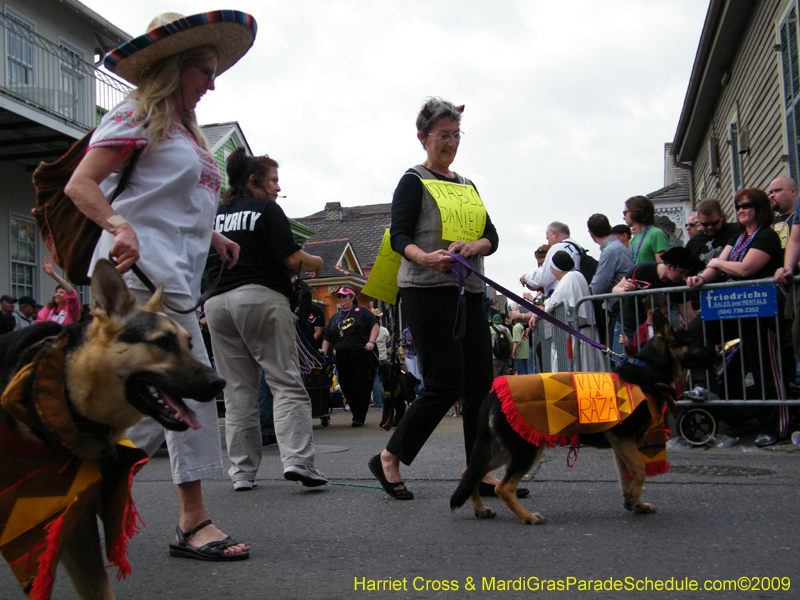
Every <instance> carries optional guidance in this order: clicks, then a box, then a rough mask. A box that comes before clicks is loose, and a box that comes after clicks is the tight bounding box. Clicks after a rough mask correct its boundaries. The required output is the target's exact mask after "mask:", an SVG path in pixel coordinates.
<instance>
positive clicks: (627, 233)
mask: <svg viewBox="0 0 800 600" xmlns="http://www.w3.org/2000/svg"><path fill="white" fill-rule="evenodd" d="M611 233H613V234H614V235H615V236H617V239H618V240H619V241H620V242H622V245H623V246H625V247H626V248H629V247H630V244H631V228H630V227H628V226H627V225H626V224H625V223H621V224H619V225H614V226H613V227H612V228H611Z"/></svg>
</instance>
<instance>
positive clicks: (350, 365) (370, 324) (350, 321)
mask: <svg viewBox="0 0 800 600" xmlns="http://www.w3.org/2000/svg"><path fill="white" fill-rule="evenodd" d="M336 301H337V302H338V303H339V312H338V313H337V314H336V316H334V317H331V320H330V321H328V327H327V329H326V330H325V333H324V334H323V340H322V354H323V356H324V355H327V354H328V352H329V351H330V348H331V346H333V353H334V356H335V357H336V372H337V373H338V374H339V385H340V386H341V387H342V393H343V394H344V397H345V398H347V403H348V404H349V405H350V412H351V414H352V415H353V427H361V426H362V425H363V424H364V421H365V420H366V418H367V410H368V409H369V397H370V394H372V384H373V382H374V381H375V374H376V369H377V365H378V355H377V351H376V350H375V340H376V339H377V338H378V333H379V331H380V324H379V323H378V319H377V317H376V316H375V315H374V314H372V311H371V310H369V309H368V308H364V307H363V306H359V305H358V301H357V300H356V293H355V292H354V291H353V290H352V289H351V288H349V287H345V286H342V287H340V288H339V289H338V290H336Z"/></svg>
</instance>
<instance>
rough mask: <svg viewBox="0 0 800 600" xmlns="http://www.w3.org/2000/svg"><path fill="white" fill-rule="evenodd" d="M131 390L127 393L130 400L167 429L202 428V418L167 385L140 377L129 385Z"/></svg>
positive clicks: (138, 408)
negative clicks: (167, 387)
mask: <svg viewBox="0 0 800 600" xmlns="http://www.w3.org/2000/svg"><path fill="white" fill-rule="evenodd" d="M132 383H133V382H132ZM129 391H130V392H133V393H128V394H126V396H127V398H128V401H129V402H130V403H131V404H132V405H133V406H134V407H135V408H136V409H137V410H139V411H140V412H142V413H144V414H145V415H147V416H149V417H152V418H153V419H155V420H156V421H158V422H159V423H160V424H161V425H163V426H164V427H166V428H167V429H171V430H173V431H185V430H186V429H189V428H192V429H195V430H196V429H200V420H199V419H198V418H197V415H196V414H195V412H194V411H193V410H192V409H191V408H189V407H188V406H186V403H184V401H183V400H182V399H181V397H180V396H179V395H178V394H176V393H174V392H172V391H171V390H169V391H168V390H167V389H166V386H164V385H159V384H157V383H155V382H153V381H143V380H141V379H139V380H138V381H136V382H135V383H133V385H132V386H130V387H129Z"/></svg>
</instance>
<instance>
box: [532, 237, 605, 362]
mask: <svg viewBox="0 0 800 600" xmlns="http://www.w3.org/2000/svg"><path fill="white" fill-rule="evenodd" d="M551 268H552V269H553V275H554V276H555V278H556V280H557V281H558V285H557V286H556V289H555V290H554V291H553V294H552V295H551V296H550V297H549V298H548V299H547V300H546V301H545V303H544V309H545V311H547V312H553V310H554V309H555V307H556V306H557V305H558V304H560V303H562V302H563V303H566V305H567V310H568V311H569V314H570V315H574V313H575V311H576V310H577V316H578V319H577V323H578V327H577V329H578V330H579V331H580V332H581V334H583V335H584V336H586V337H587V338H589V339H592V340H596V339H597V328H596V326H595V322H594V319H595V317H594V308H593V307H592V303H591V302H582V303H581V304H580V306H578V302H579V301H580V300H582V299H584V298H586V296H588V295H589V284H588V283H586V278H585V277H584V276H583V274H581V273H580V271H578V270H577V269H575V263H574V262H573V260H572V257H571V256H570V255H569V254H568V253H567V252H564V251H563V250H562V251H559V252H557V253H556V254H555V255H554V256H553V266H552V267H551ZM579 347H580V370H581V371H585V372H596V371H601V370H602V356H601V355H600V353H599V350H598V349H597V348H595V347H594V346H591V345H590V344H587V343H586V342H584V341H582V340H581V341H580V342H579ZM551 360H552V363H551V365H552V369H553V370H554V371H555V370H556V369H558V370H566V363H565V362H563V361H562V362H561V363H559V362H558V354H557V351H556V345H555V344H553V351H552V358H551Z"/></svg>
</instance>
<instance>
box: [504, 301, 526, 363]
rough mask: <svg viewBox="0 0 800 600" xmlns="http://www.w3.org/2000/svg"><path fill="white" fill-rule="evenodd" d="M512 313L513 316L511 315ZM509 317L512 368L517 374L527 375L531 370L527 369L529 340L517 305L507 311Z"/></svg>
mask: <svg viewBox="0 0 800 600" xmlns="http://www.w3.org/2000/svg"><path fill="white" fill-rule="evenodd" d="M512 315H514V317H512ZM509 318H510V319H511V322H512V323H513V325H512V328H511V341H512V342H513V344H514V345H513V346H512V347H511V356H512V358H513V361H514V370H515V371H516V372H517V375H529V374H531V371H530V370H529V369H528V363H529V362H530V358H531V357H530V352H529V350H530V341H529V339H528V331H527V327H526V326H525V324H524V323H523V322H522V319H521V313H520V312H519V307H517V306H513V307H512V308H511V311H510V312H509Z"/></svg>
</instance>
